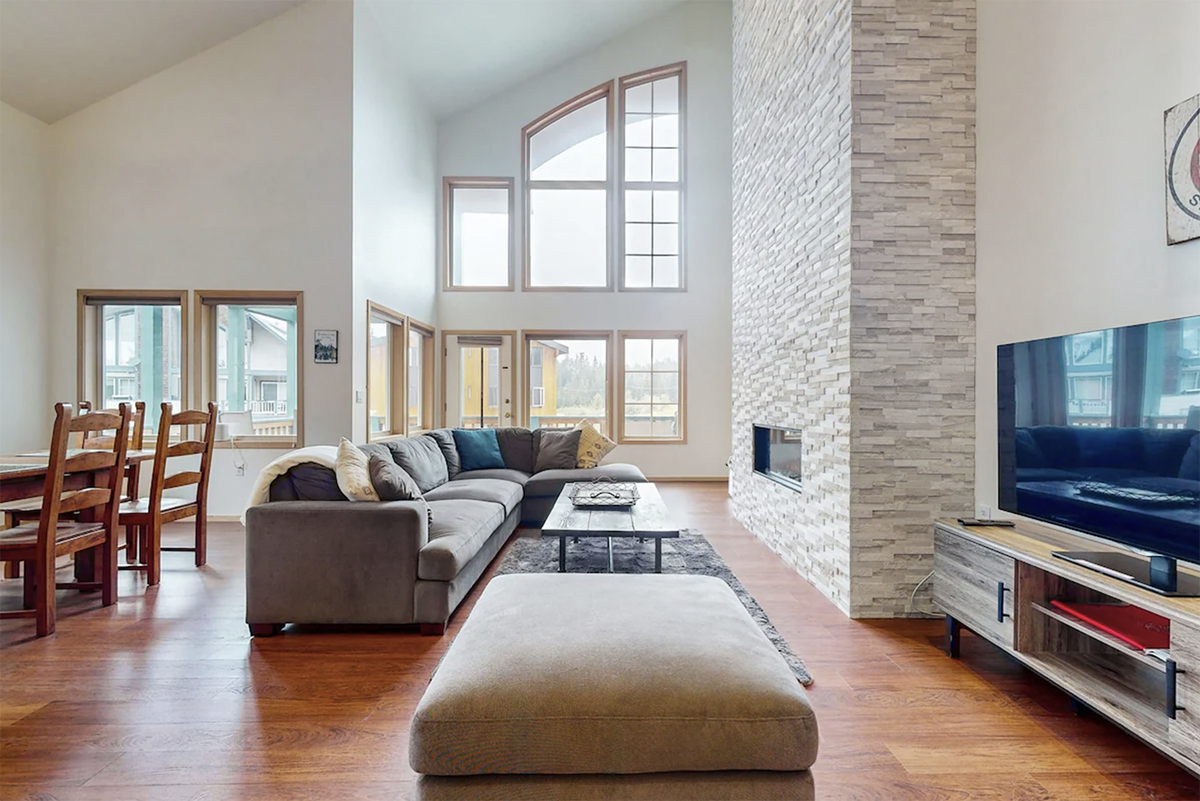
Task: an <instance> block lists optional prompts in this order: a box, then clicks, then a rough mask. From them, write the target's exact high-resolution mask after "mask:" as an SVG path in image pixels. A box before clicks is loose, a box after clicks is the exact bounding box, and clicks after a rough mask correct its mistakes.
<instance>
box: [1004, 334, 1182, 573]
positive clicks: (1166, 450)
mask: <svg viewBox="0 0 1200 801" xmlns="http://www.w3.org/2000/svg"><path fill="white" fill-rule="evenodd" d="M997 356H998V371H997V379H998V382H997V388H998V392H997V397H998V410H999V426H998V429H999V467H1000V486H999V490H1000V501H999V506H1000V508H1001V509H1003V510H1005V511H1007V512H1013V513H1015V514H1019V515H1023V516H1025V517H1031V518H1035V519H1038V520H1044V521H1047V522H1050V523H1056V524H1058V525H1061V526H1065V527H1068V528H1071V529H1075V530H1078V531H1082V532H1086V533H1088V534H1093V535H1096V536H1099V537H1103V538H1105V539H1108V540H1112V541H1113V542H1116V543H1119V544H1122V545H1125V546H1128V547H1129V548H1131V549H1134V550H1137V551H1143V552H1146V553H1147V554H1151V555H1161V556H1166V557H1170V558H1173V559H1181V560H1184V561H1187V562H1192V563H1197V564H1200V316H1196V317H1184V318H1180V319H1175V320H1164V321H1162V322H1155V323H1146V324H1143V325H1131V326H1126V327H1124V328H1107V329H1104V330H1101V331H1087V332H1084V333H1079V334H1069V335H1066V336H1059V337H1050V338H1048V339H1037V340H1033V341H1030V342H1017V343H1014V344H1011V345H1001V346H1000V347H999V349H998V353H997Z"/></svg>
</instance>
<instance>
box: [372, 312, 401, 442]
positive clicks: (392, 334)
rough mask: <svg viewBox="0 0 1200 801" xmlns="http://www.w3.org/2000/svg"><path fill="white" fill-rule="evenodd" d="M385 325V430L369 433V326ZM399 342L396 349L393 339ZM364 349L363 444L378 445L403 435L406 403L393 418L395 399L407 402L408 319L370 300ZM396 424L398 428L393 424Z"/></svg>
mask: <svg viewBox="0 0 1200 801" xmlns="http://www.w3.org/2000/svg"><path fill="white" fill-rule="evenodd" d="M376 320H378V321H380V322H383V323H386V324H387V326H388V339H389V350H390V360H389V363H388V365H387V369H388V376H387V380H388V383H389V384H391V387H390V389H389V393H388V410H387V414H388V430H387V431H372V430H371V323H372V322H374V321H376ZM397 339H400V340H402V343H401V345H402V346H401V347H400V348H399V349H397V348H396V340H397ZM366 347H367V404H366V406H367V442H380V441H383V440H388V439H396V438H397V437H403V436H405V434H406V430H407V426H408V408H407V403H401V406H400V408H402V409H403V410H404V415H403V417H398V416H397V415H396V408H397V398H399V399H401V400H402V401H403V400H405V399H407V397H408V393H407V391H406V390H407V387H406V384H407V381H408V318H407V317H405V316H404V315H403V314H400V313H399V312H397V311H394V310H392V309H389V308H388V307H387V306H384V305H382V304H379V303H376V302H375V301H373V300H368V301H367V331H366ZM397 423H399V425H397Z"/></svg>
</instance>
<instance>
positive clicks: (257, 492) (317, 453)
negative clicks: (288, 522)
mask: <svg viewBox="0 0 1200 801" xmlns="http://www.w3.org/2000/svg"><path fill="white" fill-rule="evenodd" d="M337 450H338V449H337V446H336V445H310V446H309V447H307V448H298V449H296V450H294V451H290V452H288V453H285V454H284V455H283V456H280V457H279V458H278V459H276V460H275V461H273V462H271V463H270V464H269V465H267V466H266V467H264V468H263V469H262V470H260V471H259V473H258V478H257V479H256V480H255V482H254V489H252V490H251V491H250V499H249V500H248V501H246V509H249V508H250V507H251V506H258V505H259V504H261V503H266V502H267V501H269V500H270V499H271V482H272V481H274V480H275V479H277V478H279V476H282V475H283V474H284V473H286V472H287V471H289V470H291V469H292V468H293V467H295V466H296V465H299V464H319V465H321V466H322V467H328V468H329V469H330V470H334V469H336V465H337ZM242 525H243V526H244V525H246V512H245V510H243V511H242Z"/></svg>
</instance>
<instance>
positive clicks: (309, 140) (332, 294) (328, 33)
mask: <svg viewBox="0 0 1200 801" xmlns="http://www.w3.org/2000/svg"><path fill="white" fill-rule="evenodd" d="M353 13H354V9H353V6H352V4H350V3H341V2H313V3H307V4H305V5H302V6H299V7H297V8H295V9H293V10H291V11H288V12H287V13H285V14H282V15H280V16H278V17H275V18H274V19H272V20H270V21H268V22H266V23H264V24H262V25H260V26H258V27H256V28H253V29H251V30H249V31H247V32H245V33H243V34H241V35H239V36H236V37H234V38H232V39H229V40H227V41H225V42H223V43H222V44H220V45H217V46H216V47H214V48H212V49H210V50H207V51H205V52H204V53H201V54H199V55H197V56H195V57H193V58H191V59H188V60H187V61H184V62H182V63H180V64H178V65H176V66H174V67H172V68H170V69H168V70H165V71H163V72H161V73H159V74H157V75H154V76H152V77H150V78H148V79H146V80H144V81H142V82H140V83H138V84H135V85H134V86H132V87H130V88H129V89H126V90H124V91H122V92H120V93H118V94H116V95H113V96H112V97H109V98H107V99H105V100H102V101H100V102H99V103H96V104H95V105H93V106H90V107H89V108H87V109H84V110H83V111H80V112H78V113H77V114H74V115H72V116H70V117H68V118H66V119H64V120H62V121H61V122H58V123H56V124H55V125H54V126H53V127H52V128H51V131H50V133H51V140H52V147H53V155H54V161H55V164H54V184H55V191H54V201H53V205H52V219H54V220H55V234H54V238H53V265H54V277H53V281H52V303H53V307H54V308H55V309H56V310H60V318H59V319H60V320H61V321H62V322H61V323H60V324H59V325H58V326H56V327H55V329H54V330H55V337H54V340H53V347H54V348H55V352H56V353H65V354H71V355H73V354H74V352H75V325H74V309H75V293H76V290H77V289H79V288H100V289H123V288H138V289H144V288H167V289H247V290H251V289H276V290H283V289H297V290H302V291H303V292H304V327H305V331H304V343H303V357H304V359H305V367H304V396H303V398H304V420H305V431H304V438H305V441H306V442H308V443H313V444H316V443H329V442H332V443H336V442H337V441H338V437H339V436H342V435H347V436H350V435H351V434H352V407H353V403H352V393H351V390H350V386H351V380H352V370H351V368H352V363H351V359H350V358H349V356H350V354H349V353H345V352H343V354H344V355H342V356H341V358H340V359H339V363H338V364H337V365H316V364H313V363H312V357H311V353H312V346H313V337H312V331H313V330H314V329H318V328H333V329H338V330H339V331H340V332H341V336H342V337H343V339H342V343H349V342H351V341H352V339H353V338H352V336H351V333H352V331H351V325H352V321H353V314H352V311H351V302H352V287H351V281H352V271H351V256H352V254H351V246H352V242H351V202H352V200H351V192H352V163H351V148H352V127H351V125H352V78H353V76H352V70H353ZM62 310H65V311H66V315H65V317H63V316H62V315H61V312H62ZM342 347H343V348H345V347H346V344H342ZM74 363H75V360H74V359H73V358H67V359H63V360H61V366H59V367H58V368H56V370H55V371H54V373H53V374H52V375H51V379H50V380H51V388H52V392H53V395H54V396H55V397H67V398H71V397H74V395H75V392H76V390H75V367H74ZM271 453H272V455H273V452H271ZM266 455H267V454H266V453H258V454H255V458H256V459H257V458H259V457H265V456H266ZM233 461H234V460H233V458H232V454H231V453H230V452H229V451H221V452H219V453H218V456H217V458H216V460H215V473H214V477H213V481H212V489H211V496H210V510H211V513H212V514H214V515H227V514H237V513H239V512H240V511H241V508H242V504H243V502H244V500H245V498H246V496H247V495H248V493H249V489H250V486H251V484H252V482H253V480H254V476H255V474H256V473H257V469H256V466H255V465H249V466H248V467H247V469H246V474H245V475H244V476H240V477H239V476H236V475H235V472H234V467H233Z"/></svg>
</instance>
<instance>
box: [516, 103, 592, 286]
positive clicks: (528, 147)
mask: <svg viewBox="0 0 1200 801" xmlns="http://www.w3.org/2000/svg"><path fill="white" fill-rule="evenodd" d="M611 105H612V87H611V85H610V84H604V85H603V86H598V87H596V88H595V89H592V90H590V91H588V92H585V93H583V94H582V95H579V96H578V97H576V98H574V99H572V100H570V101H569V102H567V103H565V104H564V105H562V106H561V107H559V108H558V109H555V110H554V111H551V112H550V113H549V114H546V115H543V116H542V117H540V118H539V119H537V120H535V121H534V122H532V123H530V124H529V125H527V126H526V127H525V130H524V131H523V141H524V148H525V153H524V161H525V190H526V193H527V194H526V196H525V221H526V227H525V258H526V267H525V270H526V272H525V286H526V288H529V289H551V288H572V289H609V288H611V286H612V281H611V275H610V271H609V267H608V252H609V248H608V241H609V236H608V220H609V187H610V185H611V182H612V177H613V170H612V168H611V164H610V161H611V159H610V156H609V149H610V145H609V135H608V133H609V128H610V126H609V120H610V119H611Z"/></svg>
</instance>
